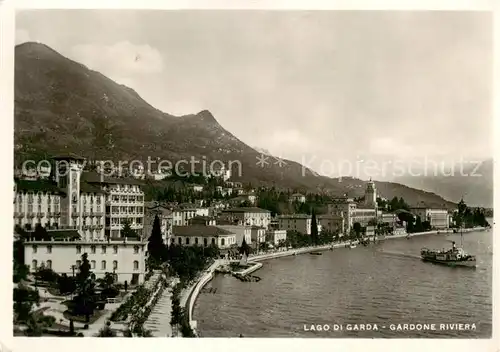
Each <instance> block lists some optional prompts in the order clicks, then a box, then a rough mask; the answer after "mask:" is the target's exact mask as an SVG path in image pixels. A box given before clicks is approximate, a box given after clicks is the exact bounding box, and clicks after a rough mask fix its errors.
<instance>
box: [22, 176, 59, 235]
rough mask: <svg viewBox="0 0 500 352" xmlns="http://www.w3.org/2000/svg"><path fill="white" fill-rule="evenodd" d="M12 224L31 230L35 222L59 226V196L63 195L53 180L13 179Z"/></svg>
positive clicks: (48, 226)
mask: <svg viewBox="0 0 500 352" xmlns="http://www.w3.org/2000/svg"><path fill="white" fill-rule="evenodd" d="M14 188H15V191H14V192H15V195H14V226H16V225H17V226H20V227H22V228H24V229H26V230H28V231H29V230H33V229H34V228H35V226H36V224H42V225H43V226H45V227H46V228H49V229H50V228H59V227H60V226H61V198H62V197H64V196H65V193H64V191H63V190H62V189H60V188H58V187H57V184H56V183H55V182H51V181H47V180H33V181H29V180H15V183H14Z"/></svg>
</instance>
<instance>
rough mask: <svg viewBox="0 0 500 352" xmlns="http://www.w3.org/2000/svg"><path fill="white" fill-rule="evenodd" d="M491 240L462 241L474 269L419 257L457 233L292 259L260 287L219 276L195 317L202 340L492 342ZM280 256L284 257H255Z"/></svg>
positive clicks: (477, 235) (266, 270)
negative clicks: (470, 339)
mask: <svg viewBox="0 0 500 352" xmlns="http://www.w3.org/2000/svg"><path fill="white" fill-rule="evenodd" d="M492 234H493V232H492V231H491V232H484V231H475V232H470V233H464V235H463V242H464V248H465V249H466V250H467V251H469V252H471V253H472V254H476V255H477V258H478V268H477V269H476V270H470V269H463V268H449V267H441V266H437V265H433V264H429V263H424V262H422V261H421V260H420V258H419V252H420V249H421V248H422V247H429V248H448V247H450V246H451V241H456V242H457V244H460V234H453V233H449V234H439V235H437V234H423V235H420V236H415V235H413V236H412V237H411V238H410V239H408V240H407V239H405V238H400V239H398V240H394V241H383V242H380V243H379V244H372V245H370V246H368V247H364V246H358V247H357V248H355V249H348V248H339V249H336V250H334V251H326V252H323V255H322V256H313V255H307V256H293V253H292V254H288V253H287V255H289V256H288V257H283V258H281V259H279V260H273V261H269V262H266V263H265V265H264V266H263V267H262V269H260V270H259V272H258V273H259V276H260V277H261V278H262V280H261V281H260V282H258V283H255V282H241V281H239V280H235V279H234V278H232V277H228V276H222V275H217V276H215V277H214V278H213V279H212V281H210V282H208V283H207V286H208V288H216V289H217V290H216V292H217V293H216V294H210V293H206V294H205V293H202V294H201V295H200V296H199V298H198V301H197V303H196V305H195V309H194V319H195V320H197V328H198V330H199V331H200V332H201V335H202V336H204V337H223V336H227V337H235V336H238V335H239V334H243V335H244V336H249V337H293V336H297V337H329V338H331V337H395V338H404V337H441V338H442V337H483V338H486V337H489V336H491V314H492V303H491V278H492V276H491V272H492V268H491V266H492V248H493V244H492V243H493V242H492ZM389 238H390V237H388V238H387V239H389ZM312 250H314V251H316V250H318V249H311V251H312ZM278 255H281V256H283V255H284V254H283V253H274V254H269V255H267V256H259V257H256V258H255V259H252V260H264V259H270V258H271V257H276V256H278ZM290 255H291V256H290ZM214 291H215V290H214ZM405 324H406V325H405ZM412 324H413V325H412ZM419 324H420V325H419ZM432 324H434V329H433V328H432ZM375 325H376V326H377V329H376V330H375V329H374V327H375ZM391 327H392V328H391ZM318 328H319V329H318ZM335 328H337V329H335Z"/></svg>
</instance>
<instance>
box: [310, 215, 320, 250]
mask: <svg viewBox="0 0 500 352" xmlns="http://www.w3.org/2000/svg"><path fill="white" fill-rule="evenodd" d="M311 240H312V243H313V244H316V243H317V242H318V223H317V220H316V212H315V211H314V208H313V209H312V215H311Z"/></svg>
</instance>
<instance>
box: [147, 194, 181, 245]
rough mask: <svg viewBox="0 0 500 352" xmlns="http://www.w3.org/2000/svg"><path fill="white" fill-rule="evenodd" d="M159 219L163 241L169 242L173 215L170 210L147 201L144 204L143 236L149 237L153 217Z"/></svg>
mask: <svg viewBox="0 0 500 352" xmlns="http://www.w3.org/2000/svg"><path fill="white" fill-rule="evenodd" d="M156 216H158V218H159V220H160V228H161V234H162V238H163V242H164V243H165V244H167V245H168V244H169V243H170V242H171V241H170V238H171V237H172V226H173V222H174V220H173V215H172V210H170V209H168V208H166V207H165V206H163V205H161V204H159V203H157V202H147V203H145V206H144V236H145V237H146V238H149V236H151V233H152V231H153V223H154V220H155V217H156Z"/></svg>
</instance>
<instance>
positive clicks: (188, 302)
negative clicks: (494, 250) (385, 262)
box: [180, 227, 486, 336]
mask: <svg viewBox="0 0 500 352" xmlns="http://www.w3.org/2000/svg"><path fill="white" fill-rule="evenodd" d="M485 230H486V228H485V227H475V228H470V229H463V232H464V233H467V232H474V231H485ZM450 233H451V234H453V233H456V232H453V229H444V230H432V231H426V232H415V233H412V234H410V237H413V236H425V235H447V234H450ZM407 236H408V234H399V235H391V236H385V237H384V238H380V239H379V240H380V241H386V240H390V239H397V238H406V237H407ZM349 243H350V242H340V243H336V244H328V245H321V246H317V247H305V248H298V249H291V250H286V251H281V252H273V253H266V254H259V255H256V256H250V257H248V264H254V265H252V267H251V268H249V269H253V270H252V272H254V271H257V270H259V269H260V268H262V267H263V265H257V264H261V263H259V261H262V260H271V259H277V258H282V257H289V256H295V255H300V254H306V253H310V252H320V251H326V250H330V249H332V250H333V249H336V248H345V246H346V245H348V244H349ZM352 243H353V244H358V243H359V241H353V242H352ZM227 263H228V261H226V260H224V259H217V260H216V261H215V262H214V263H213V264H212V265H211V266H210V267H209V268H208V269H207V270H205V273H204V274H203V275H202V276H201V277H200V279H198V280H197V281H196V283H195V284H193V285H192V286H190V287H189V288H188V289H186V292H185V293H183V294H181V296H182V297H181V302H180V303H181V307H186V308H187V310H188V316H189V324H190V325H191V328H192V329H193V331H194V332H195V334H196V335H197V336H198V333H197V321H196V320H193V312H194V304H195V303H196V299H197V298H198V295H199V293H200V291H201V289H202V288H203V287H204V286H205V285H206V284H207V283H208V282H209V281H211V280H212V279H213V277H214V276H215V270H217V268H218V267H219V266H220V265H224V264H227ZM246 270H248V269H246ZM246 270H245V271H246ZM183 301H184V304H183Z"/></svg>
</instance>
